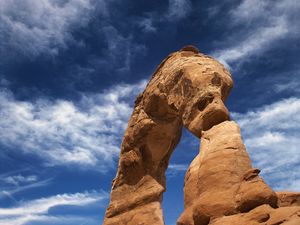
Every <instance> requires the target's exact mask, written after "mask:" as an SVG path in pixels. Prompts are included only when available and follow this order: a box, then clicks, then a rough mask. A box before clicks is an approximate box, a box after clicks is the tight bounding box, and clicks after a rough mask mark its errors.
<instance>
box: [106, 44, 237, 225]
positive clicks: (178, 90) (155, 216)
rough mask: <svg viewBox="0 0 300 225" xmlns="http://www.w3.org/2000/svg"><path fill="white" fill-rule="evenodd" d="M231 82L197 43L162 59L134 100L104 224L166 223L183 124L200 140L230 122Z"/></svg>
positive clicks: (222, 67)
mask: <svg viewBox="0 0 300 225" xmlns="http://www.w3.org/2000/svg"><path fill="white" fill-rule="evenodd" d="M232 85H233V81H232V78H231V75H230V73H229V72H228V71H227V70H226V69H225V67H224V66H223V65H222V64H220V63H219V62H217V61H216V60H214V59H213V58H211V57H209V56H206V55H204V54H201V53H199V51H198V49H196V48H195V47H193V46H187V47H184V48H182V49H181V50H180V51H178V52H175V53H172V54H170V55H169V56H168V57H167V58H166V59H164V60H163V61H162V63H161V64H160V65H159V66H158V68H157V69H156V71H155V72H154V74H153V76H152V78H151V80H150V81H149V83H148V85H147V87H146V88H145V90H144V92H143V93H141V94H140V95H139V96H138V97H137V99H136V101H135V107H134V110H133V113H132V115H131V117H130V119H129V122H128V127H127V129H126V131H125V135H124V138H123V141H122V144H121V153H120V160H119V166H118V171H117V175H116V177H115V179H114V180H113V184H112V191H111V199H110V204H109V207H108V208H107V211H106V217H105V221H104V224H106V225H109V224H139V223H141V224H143V223H142V222H143V221H147V222H144V224H158V225H159V224H164V223H163V219H162V218H163V217H162V211H161V207H160V202H161V200H162V193H163V192H164V191H165V170H166V169H167V166H168V162H169V158H170V156H171V154H172V152H173V150H174V149H175V147H176V145H177V144H178V142H179V140H180V136H181V130H182V127H183V126H185V127H187V129H188V130H189V131H191V132H192V133H193V134H195V135H196V136H197V137H199V138H200V136H201V132H202V131H203V130H207V129H209V128H211V127H212V126H213V125H215V124H218V123H220V122H222V121H225V120H228V119H229V113H228V110H227V108H226V107H225V105H224V101H225V99H226V98H227V96H228V94H229V91H230V90H231V88H232ZM125 212H126V213H125ZM124 213H125V214H126V215H125V214H124ZM124 215H125V217H124ZM129 215H132V216H129ZM126 220H128V221H127V222H126Z"/></svg>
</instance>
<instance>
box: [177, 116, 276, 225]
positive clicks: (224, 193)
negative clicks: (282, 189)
mask: <svg viewBox="0 0 300 225" xmlns="http://www.w3.org/2000/svg"><path fill="white" fill-rule="evenodd" d="M259 172H260V171H259V170H258V169H255V168H253V167H252V165H251V161H250V158H249V156H248V154H247V152H246V148H245V146H244V144H243V141H242V138H241V133H240V129H239V126H238V125H237V124H236V123H235V122H232V121H225V122H223V123H220V124H218V125H216V126H214V127H212V128H211V129H210V130H208V131H205V132H202V137H201V148H200V153H199V155H198V156H197V157H196V158H195V159H194V161H193V162H192V164H191V166H190V167H189V169H188V171H187V173H186V176H185V185H184V207H185V211H184V212H183V214H182V215H181V216H180V218H179V220H178V223H177V224H178V225H192V224H193V225H194V224H195V225H207V224H209V222H210V221H212V220H213V219H215V218H218V217H222V216H228V215H233V214H237V213H242V212H248V211H250V210H252V209H254V208H256V207H257V206H260V205H263V204H269V205H270V206H271V207H274V208H276V207H277V195H276V193H275V192H273V191H272V189H271V188H270V187H269V186H268V185H267V184H266V183H265V182H264V181H263V180H262V178H261V177H260V176H259Z"/></svg>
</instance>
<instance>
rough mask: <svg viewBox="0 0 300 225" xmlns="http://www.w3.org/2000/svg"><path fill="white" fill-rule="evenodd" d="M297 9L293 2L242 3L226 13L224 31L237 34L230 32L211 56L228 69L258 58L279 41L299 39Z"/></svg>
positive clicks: (253, 0)
mask: <svg viewBox="0 0 300 225" xmlns="http://www.w3.org/2000/svg"><path fill="white" fill-rule="evenodd" d="M299 9H300V3H299V2H297V1H293V0H287V1H284V2H282V1H275V2H274V1H267V0H262V1H260V0H243V1H242V2H241V3H240V4H239V5H237V6H236V7H234V8H233V9H232V10H231V11H230V12H229V15H228V18H229V20H228V21H227V23H228V29H233V28H238V31H239V32H236V33H235V32H232V33H231V34H230V35H229V36H228V38H226V39H225V41H224V42H223V48H221V50H217V51H215V52H213V53H212V55H214V56H215V57H216V58H218V59H219V60H220V61H222V62H223V63H224V64H226V65H228V66H230V65H232V64H233V63H236V62H237V61H239V62H243V61H245V60H246V59H249V57H253V56H258V55H259V54H261V53H262V52H265V51H267V50H268V49H270V48H272V47H274V45H275V44H276V43H277V42H278V41H279V40H287V39H290V38H295V37H299V32H300V29H299V26H298V25H297V24H298V23H297V21H298V20H299V14H298V11H299ZM297 18H298V20H297ZM233 40H234V41H233Z"/></svg>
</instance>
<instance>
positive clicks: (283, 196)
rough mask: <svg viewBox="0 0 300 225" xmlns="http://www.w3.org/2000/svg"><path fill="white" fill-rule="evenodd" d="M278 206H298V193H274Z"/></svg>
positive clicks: (299, 201)
mask: <svg viewBox="0 0 300 225" xmlns="http://www.w3.org/2000/svg"><path fill="white" fill-rule="evenodd" d="M276 194H277V197H278V206H280V207H285V206H300V192H291V191H280V192H276Z"/></svg>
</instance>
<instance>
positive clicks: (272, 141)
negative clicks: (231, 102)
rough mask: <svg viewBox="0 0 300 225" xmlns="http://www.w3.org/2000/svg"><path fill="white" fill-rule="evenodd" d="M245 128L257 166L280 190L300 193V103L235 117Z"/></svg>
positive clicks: (292, 101)
mask: <svg viewBox="0 0 300 225" xmlns="http://www.w3.org/2000/svg"><path fill="white" fill-rule="evenodd" d="M232 115H233V118H234V119H235V120H237V122H238V123H239V125H240V126H241V130H242V134H243V138H244V142H245V145H246V147H247V150H248V151H249V154H250V156H251V158H252V159H253V162H254V165H255V166H256V167H258V168H260V169H262V175H263V177H264V178H265V179H266V180H267V181H268V182H269V184H271V185H272V187H273V188H275V189H276V190H279V189H290V190H295V191H297V190H298V191H299V188H300V186H299V182H300V176H299V171H300V154H299V146H300V139H299V137H300V99H299V98H289V99H283V100H281V101H278V102H275V103H273V104H270V105H266V106H263V107H261V108H258V109H256V110H254V111H249V112H247V113H244V114H240V113H233V114H232Z"/></svg>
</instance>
